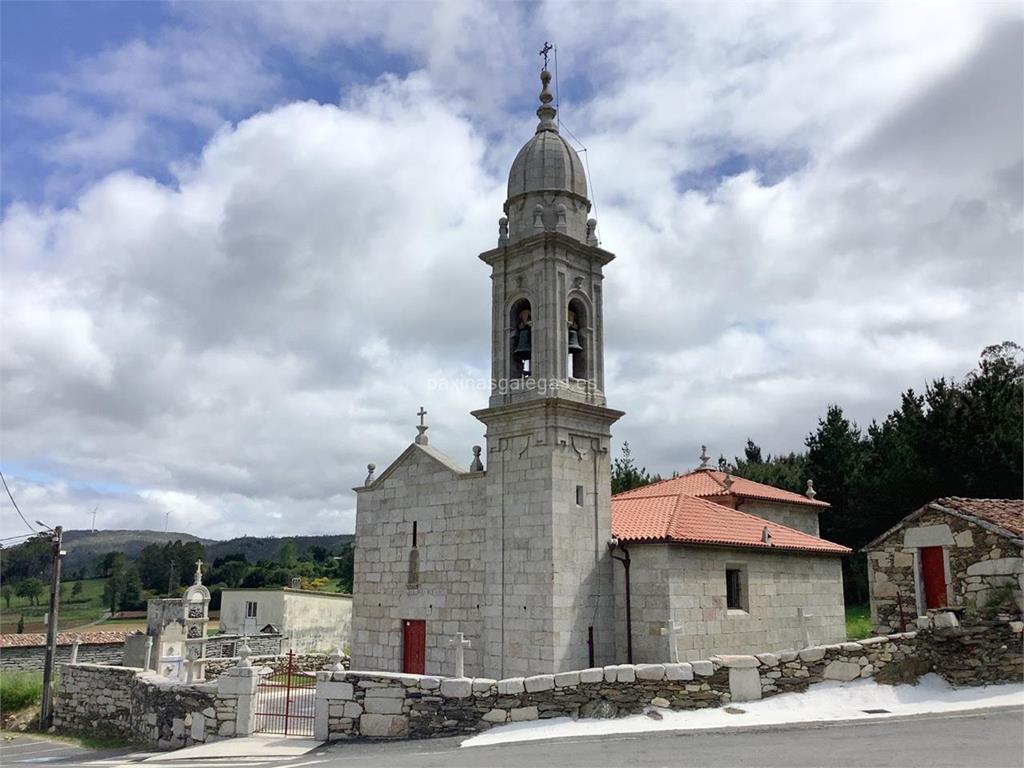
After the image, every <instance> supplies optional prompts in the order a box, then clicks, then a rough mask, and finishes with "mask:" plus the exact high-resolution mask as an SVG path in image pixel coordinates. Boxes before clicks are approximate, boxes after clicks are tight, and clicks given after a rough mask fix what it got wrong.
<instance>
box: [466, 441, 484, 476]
mask: <svg viewBox="0 0 1024 768" xmlns="http://www.w3.org/2000/svg"><path fill="white" fill-rule="evenodd" d="M482 450H483V449H482V448H481V447H480V446H479V445H474V446H473V463H472V464H470V465H469V471H470V472H483V471H484V463H483V462H482V461H480V451H482Z"/></svg>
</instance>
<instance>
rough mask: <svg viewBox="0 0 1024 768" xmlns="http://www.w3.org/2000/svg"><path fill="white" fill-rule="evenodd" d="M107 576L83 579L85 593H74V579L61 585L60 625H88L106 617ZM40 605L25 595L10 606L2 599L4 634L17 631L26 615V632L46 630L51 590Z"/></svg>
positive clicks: (0, 616) (0, 623) (0, 617)
mask: <svg viewBox="0 0 1024 768" xmlns="http://www.w3.org/2000/svg"><path fill="white" fill-rule="evenodd" d="M106 582H107V580H106V579H83V580H82V593H81V594H80V595H76V596H74V597H73V596H72V595H71V592H72V590H73V589H74V586H75V582H74V581H65V582H63V583H62V584H61V589H60V594H61V601H60V617H59V621H60V626H61V627H62V628H68V629H70V628H71V627H75V626H79V625H82V624H88V623H89V622H91V621H96V620H97V619H99V618H101V617H102V616H103V612H104V610H105V607H104V605H103V587H104V585H105V584H106ZM39 602H40V605H29V601H28V600H27V599H26V598H24V597H17V596H15V597H14V598H12V599H11V607H10V608H8V607H7V603H6V602H0V629H2V631H3V632H5V633H10V632H14V631H15V630H16V628H17V626H18V618H19V617H20V616H24V617H25V631H26V632H45V631H46V625H45V624H44V623H43V617H44V616H45V615H46V612H47V610H48V608H49V602H50V592H49V589H47V591H46V592H45V593H44V594H43V596H42V597H40V599H39Z"/></svg>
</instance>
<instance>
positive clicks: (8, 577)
mask: <svg viewBox="0 0 1024 768" xmlns="http://www.w3.org/2000/svg"><path fill="white" fill-rule="evenodd" d="M41 545H42V546H41ZM50 546H51V545H50V542H49V538H45V539H40V540H37V539H32V540H30V541H29V542H25V543H24V544H21V545H19V546H18V547H11V548H9V549H5V550H3V552H2V555H3V557H2V558H0V564H2V574H3V586H2V587H0V597H2V599H3V601H4V603H5V604H6V607H7V608H8V609H10V608H11V604H12V601H13V599H14V598H15V597H21V598H24V599H25V600H26V601H27V603H28V605H29V606H33V607H35V606H42V605H43V604H44V603H45V599H46V596H47V594H48V588H49V578H50V574H49V568H50V566H49V555H50V552H51V549H50ZM43 555H45V557H43ZM204 557H205V547H204V546H203V544H202V543H200V542H198V541H181V540H180V539H179V540H176V541H169V542H166V543H164V544H148V545H147V546H145V547H144V548H143V549H142V551H141V552H140V553H139V554H138V556H137V557H135V558H134V559H131V558H129V557H128V556H126V555H125V554H124V553H122V552H109V553H107V554H104V555H102V556H100V557H98V558H97V559H96V561H95V564H94V566H93V568H91V569H89V570H90V571H92V572H94V573H95V574H96V575H97V576H98V577H99V578H102V579H104V585H103V607H104V608H105V609H106V610H109V611H110V612H111V613H117V612H119V611H128V610H144V609H145V608H146V601H147V600H149V599H150V598H154V597H177V596H180V595H181V594H182V593H183V592H184V590H185V588H186V587H187V586H188V585H190V584H191V583H192V581H193V579H194V576H195V570H196V561H197V560H204ZM352 565H353V555H352V545H351V544H339V545H337V546H335V547H331V548H328V547H325V546H321V545H312V546H308V547H306V548H305V549H304V550H303V551H302V552H301V553H300V552H299V550H298V547H297V545H296V543H295V542H294V541H291V540H285V541H284V542H283V543H282V544H281V546H280V549H279V551H278V553H277V557H276V559H261V560H259V561H257V562H255V563H250V562H248V560H247V558H246V555H245V553H243V552H236V553H231V554H227V555H224V556H222V557H219V558H216V559H215V560H214V561H213V563H211V564H206V565H204V566H203V583H204V584H206V586H207V587H208V588H209V589H210V596H211V608H213V609H218V608H219V607H220V597H221V591H222V590H223V589H225V588H232V587H279V586H288V585H290V584H291V583H292V581H293V580H294V579H299V581H300V584H301V586H302V587H303V588H305V589H324V588H325V587H327V586H328V585H330V584H332V583H333V584H334V585H335V588H336V589H338V590H339V591H341V592H351V591H352V580H353V574H352ZM86 576H87V574H86V573H85V571H84V570H81V571H78V572H77V573H74V574H66V575H65V585H64V588H63V589H62V591H61V600H62V602H63V603H76V602H82V601H83V600H88V598H84V597H82V594H83V579H84V578H85V577H86ZM23 626H24V620H23V619H22V620H21V621H19V630H18V631H19V632H20V631H22V630H21V627H23Z"/></svg>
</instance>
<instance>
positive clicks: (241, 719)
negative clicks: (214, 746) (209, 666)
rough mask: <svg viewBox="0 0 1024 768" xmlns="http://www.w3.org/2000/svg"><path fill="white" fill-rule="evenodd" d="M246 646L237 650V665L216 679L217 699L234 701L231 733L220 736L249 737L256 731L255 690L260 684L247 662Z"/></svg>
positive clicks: (248, 654) (247, 648)
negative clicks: (233, 721)
mask: <svg viewBox="0 0 1024 768" xmlns="http://www.w3.org/2000/svg"><path fill="white" fill-rule="evenodd" d="M251 653H252V652H251V651H250V650H249V646H248V644H243V645H242V647H241V648H239V650H238V657H239V658H238V664H237V665H236V666H234V667H231V668H230V669H226V670H224V672H223V673H222V674H221V676H220V677H218V678H217V698H218V699H234V700H235V723H234V729H228V730H233V731H234V732H233V733H225V732H222V733H221V734H220V735H221V736H251V735H252V734H253V733H254V732H255V731H256V688H257V687H258V686H259V683H260V674H259V670H257V669H256V668H255V667H253V666H252V662H251V661H249V656H250V655H251Z"/></svg>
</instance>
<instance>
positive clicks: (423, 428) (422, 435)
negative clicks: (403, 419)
mask: <svg viewBox="0 0 1024 768" xmlns="http://www.w3.org/2000/svg"><path fill="white" fill-rule="evenodd" d="M416 415H417V416H419V417H420V423H419V426H417V427H416V431H417V432H419V434H418V435H416V443H418V444H419V445H426V444H427V430H428V429H430V427H428V426H427V425H426V423H425V422H424V421H423V417H424V416H426V415H427V411H426V409H425V408H424V407H423V406H422V405H421V406H420V409H419V411H417V413H416Z"/></svg>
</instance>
